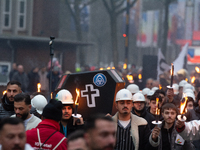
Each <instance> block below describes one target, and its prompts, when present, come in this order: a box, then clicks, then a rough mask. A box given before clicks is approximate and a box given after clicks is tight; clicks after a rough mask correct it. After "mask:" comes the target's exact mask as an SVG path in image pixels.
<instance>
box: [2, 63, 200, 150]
mask: <svg viewBox="0 0 200 150" xmlns="http://www.w3.org/2000/svg"><path fill="white" fill-rule="evenodd" d="M54 69H55V71H57V72H58V70H56V69H57V68H54ZM116 70H117V69H116ZM117 71H119V70H117ZM34 72H38V69H36V70H34V69H33V70H32V75H31V74H29V77H27V80H29V84H27V85H26V84H25V82H26V77H20V75H21V74H23V66H22V65H18V66H17V70H16V71H13V72H11V73H10V79H11V80H10V81H9V82H8V83H7V86H6V93H5V94H4V95H3V97H2V99H1V103H0V119H1V122H0V149H1V150H11V149H21V150H24V149H25V150H31V149H44V150H55V149H58V150H66V149H68V150H113V149H115V150H145V149H149V150H151V149H152V150H154V149H155V150H179V149H180V150H188V149H190V150H193V149H194V150H195V149H196V150H197V149H200V134H199V132H200V131H199V127H200V121H199V120H200V102H199V100H200V92H199V81H200V80H199V76H198V75H199V74H198V73H196V72H194V73H193V75H194V76H195V77H196V80H195V81H194V82H193V81H186V78H187V79H189V77H188V76H187V71H186V70H184V69H182V70H181V71H179V72H178V73H177V75H176V76H174V80H173V84H172V86H168V85H170V74H169V73H165V74H162V75H160V80H159V81H157V80H154V79H151V78H150V79H148V80H147V81H146V87H145V88H143V89H140V86H139V85H137V80H136V78H135V81H134V83H132V82H131V83H130V81H128V79H126V76H123V73H124V72H118V73H119V74H121V75H122V78H123V79H124V81H125V83H126V85H125V88H124V89H121V90H119V91H118V92H117V93H116V95H115V100H114V103H115V106H116V110H117V112H116V113H115V114H91V115H90V117H89V118H87V119H85V118H83V117H74V116H73V113H75V112H74V99H73V96H72V94H71V93H70V92H69V91H68V90H67V89H61V90H60V91H58V93H57V94H56V96H55V98H52V99H51V100H47V99H46V96H45V95H43V94H42V92H40V93H37V92H35V91H37V89H34V88H33V89H31V88H30V87H29V85H31V84H33V83H34V82H30V77H32V78H31V79H33V76H34ZM126 74H128V73H126ZM45 76H46V77H48V73H46V74H45ZM133 76H134V75H133ZM35 77H36V76H35ZM35 79H38V80H40V77H38V78H37V77H36V78H35ZM36 82H40V81H36ZM41 82H42V81H41ZM24 85H26V86H24ZM34 87H36V88H37V86H34ZM53 89H54V88H53ZM44 91H45V90H44ZM182 108H183V109H182ZM177 116H179V117H177Z"/></svg>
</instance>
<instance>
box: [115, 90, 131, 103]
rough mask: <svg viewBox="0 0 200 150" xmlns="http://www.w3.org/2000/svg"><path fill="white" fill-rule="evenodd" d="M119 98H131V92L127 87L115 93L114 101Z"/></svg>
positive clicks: (119, 99)
mask: <svg viewBox="0 0 200 150" xmlns="http://www.w3.org/2000/svg"><path fill="white" fill-rule="evenodd" d="M121 100H133V97H132V94H131V92H130V91H129V90H127V89H121V90H119V91H118V92H117V94H116V100H115V101H116V102H117V101H121Z"/></svg>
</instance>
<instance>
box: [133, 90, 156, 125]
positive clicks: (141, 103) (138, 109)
mask: <svg viewBox="0 0 200 150" xmlns="http://www.w3.org/2000/svg"><path fill="white" fill-rule="evenodd" d="M132 113H133V114H134V115H137V116H139V117H142V118H144V119H145V120H146V121H147V122H148V125H149V127H150V129H153V128H154V127H155V125H154V124H152V121H154V120H155V118H154V116H153V115H152V114H150V113H149V112H147V110H146V107H145V97H144V95H143V94H141V93H136V94H135V95H133V110H132Z"/></svg>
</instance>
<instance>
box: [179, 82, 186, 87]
mask: <svg viewBox="0 0 200 150" xmlns="http://www.w3.org/2000/svg"><path fill="white" fill-rule="evenodd" d="M186 84H187V81H185V80H181V81H180V82H179V87H183V86H184V85H186Z"/></svg>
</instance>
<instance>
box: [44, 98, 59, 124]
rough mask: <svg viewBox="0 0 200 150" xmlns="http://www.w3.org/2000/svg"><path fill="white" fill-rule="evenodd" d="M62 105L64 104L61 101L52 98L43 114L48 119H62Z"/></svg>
mask: <svg viewBox="0 0 200 150" xmlns="http://www.w3.org/2000/svg"><path fill="white" fill-rule="evenodd" d="M62 107H63V105H62V102H61V101H57V100H55V99H51V100H50V101H49V103H48V104H47V105H46V106H45V107H44V109H43V113H42V116H43V117H45V118H46V119H52V120H55V121H60V120H61V119H62Z"/></svg>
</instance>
